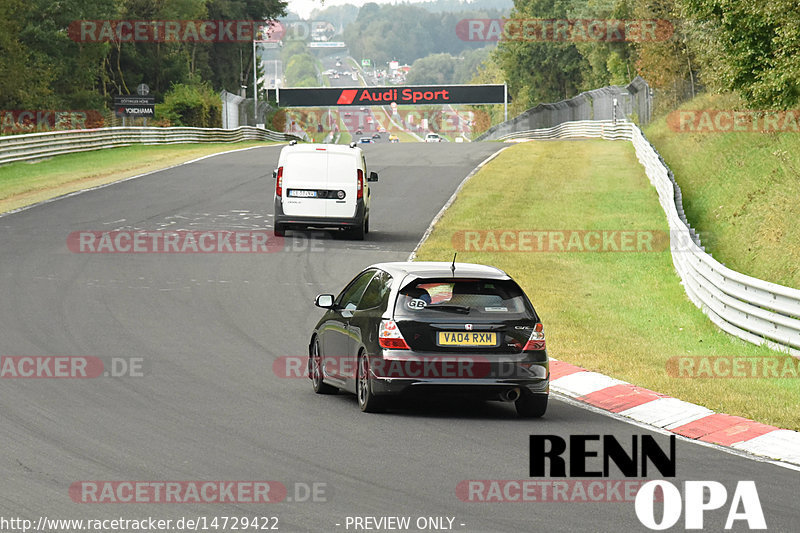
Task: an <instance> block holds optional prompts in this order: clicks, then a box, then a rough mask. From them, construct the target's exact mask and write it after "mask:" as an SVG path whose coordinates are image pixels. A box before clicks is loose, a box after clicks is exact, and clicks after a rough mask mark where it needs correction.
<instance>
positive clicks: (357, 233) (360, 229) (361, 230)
mask: <svg viewBox="0 0 800 533" xmlns="http://www.w3.org/2000/svg"><path fill="white" fill-rule="evenodd" d="M366 222H367V219H366V218H365V219H364V220H362V221H361V224H359V225H358V226H356V227H354V228H353V229H351V230H350V238H351V239H353V240H356V241H363V240H364V235H366V233H367V231H366Z"/></svg>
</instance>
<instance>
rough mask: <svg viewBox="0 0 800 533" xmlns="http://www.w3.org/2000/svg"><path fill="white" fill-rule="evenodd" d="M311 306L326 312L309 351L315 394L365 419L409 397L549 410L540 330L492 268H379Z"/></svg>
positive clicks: (534, 412)
mask: <svg viewBox="0 0 800 533" xmlns="http://www.w3.org/2000/svg"><path fill="white" fill-rule="evenodd" d="M315 304H316V305H317V306H318V307H321V308H323V309H325V310H326V312H325V314H324V315H323V317H322V318H321V319H320V320H319V322H318V323H317V325H316V327H315V328H314V330H313V332H312V334H311V339H310V342H309V362H308V377H309V378H310V379H311V382H312V385H313V388H314V391H315V392H317V393H318V394H331V393H336V392H338V390H339V389H341V390H344V391H346V392H351V393H355V394H356V396H357V399H358V405H359V407H360V408H361V410H362V411H366V412H375V411H380V410H382V409H383V408H384V407H385V406H386V402H387V400H388V399H389V398H390V397H392V396H397V395H405V394H416V393H421V394H426V393H429V394H446V395H463V396H467V397H472V398H478V399H483V400H502V401H506V402H512V401H513V402H515V406H516V410H517V413H518V414H519V416H522V417H540V416H542V415H544V413H545V411H546V410H547V400H548V392H549V378H550V373H549V361H548V357H547V349H546V346H545V337H544V332H543V330H542V322H541V320H540V319H539V316H538V315H537V314H536V311H535V309H534V308H533V306H532V305H531V303H530V301H529V300H528V297H527V296H526V295H525V293H524V292H523V290H522V289H521V288H520V286H519V285H518V284H517V283H516V282H515V281H514V280H513V279H511V277H510V276H509V275H508V274H506V273H505V272H503V271H502V270H500V269H497V268H494V267H490V266H485V265H476V264H468V263H454V264H451V263H438V262H409V263H379V264H375V265H372V266H370V267H368V268H366V269H365V270H363V271H361V272H360V273H359V274H358V275H357V276H356V277H355V278H354V279H353V280H352V281H351V282H350V283H348V284H347V286H346V287H345V288H344V290H342V291H341V292H340V293H339V295H338V296H334V295H333V294H320V295H319V296H317V298H316V300H315Z"/></svg>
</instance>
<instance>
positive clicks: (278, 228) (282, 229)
mask: <svg viewBox="0 0 800 533" xmlns="http://www.w3.org/2000/svg"><path fill="white" fill-rule="evenodd" d="M272 233H273V234H274V235H275V236H276V237H283V236H284V235H285V234H286V226H284V225H283V224H275V229H273V230H272Z"/></svg>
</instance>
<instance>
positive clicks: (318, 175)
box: [283, 151, 328, 217]
mask: <svg viewBox="0 0 800 533" xmlns="http://www.w3.org/2000/svg"><path fill="white" fill-rule="evenodd" d="M327 168H328V154H327V152H325V151H314V152H294V153H290V154H287V156H286V160H285V161H284V164H283V212H284V213H285V214H286V215H289V216H306V217H324V216H326V215H325V204H327V203H328V200H327V199H326V198H325V196H324V195H323V194H324V192H325V191H326V190H327V189H328V178H327Z"/></svg>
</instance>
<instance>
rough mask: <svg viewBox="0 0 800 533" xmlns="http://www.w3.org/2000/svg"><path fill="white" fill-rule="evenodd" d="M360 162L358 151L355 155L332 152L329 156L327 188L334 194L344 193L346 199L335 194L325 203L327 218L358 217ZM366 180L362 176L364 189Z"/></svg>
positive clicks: (354, 152) (354, 151)
mask: <svg viewBox="0 0 800 533" xmlns="http://www.w3.org/2000/svg"><path fill="white" fill-rule="evenodd" d="M359 161H360V156H359V152H358V151H356V150H353V153H335V152H331V153H329V154H328V181H327V185H326V186H327V188H328V189H329V190H330V191H333V192H334V193H335V192H337V191H344V199H339V198H338V195H337V194H333V195H332V197H331V199H330V200H328V201H327V202H325V204H326V206H327V210H326V212H325V215H326V216H329V217H338V218H352V217H354V216H355V215H356V200H357V197H358V167H359V165H358V163H359ZM365 180H366V177H365V176H362V184H361V186H362V187H364V181H365ZM362 190H363V189H362Z"/></svg>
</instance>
